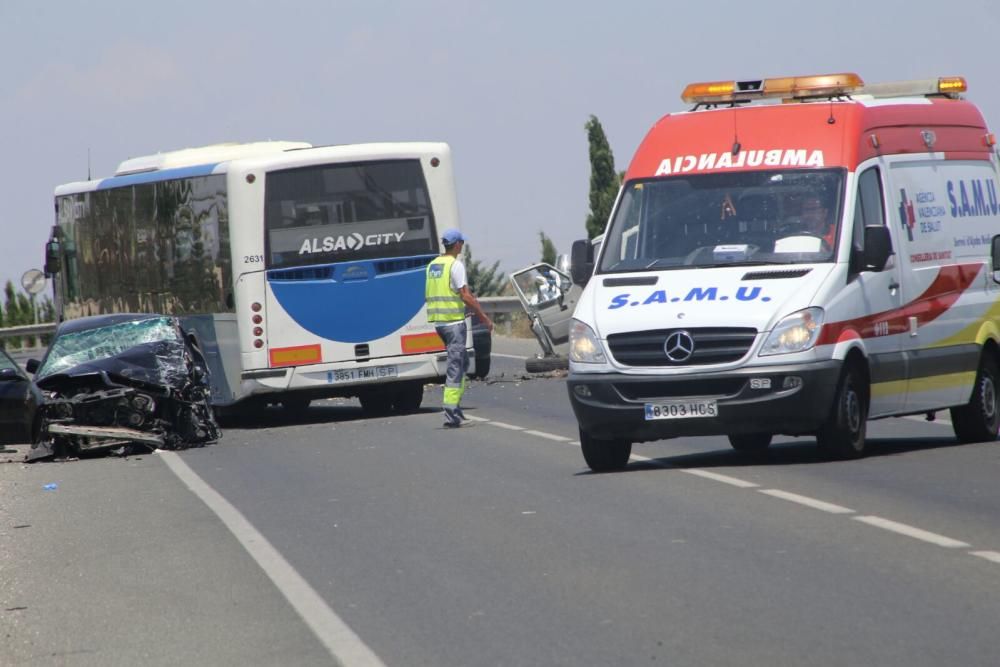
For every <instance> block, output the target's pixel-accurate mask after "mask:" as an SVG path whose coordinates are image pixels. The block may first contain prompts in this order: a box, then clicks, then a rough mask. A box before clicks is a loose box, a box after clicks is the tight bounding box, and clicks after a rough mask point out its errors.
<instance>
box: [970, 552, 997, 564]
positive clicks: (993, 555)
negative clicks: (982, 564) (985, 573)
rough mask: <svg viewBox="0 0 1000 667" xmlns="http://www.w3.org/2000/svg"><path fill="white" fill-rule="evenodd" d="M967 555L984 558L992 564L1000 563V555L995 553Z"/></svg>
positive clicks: (972, 553) (971, 553)
mask: <svg viewBox="0 0 1000 667" xmlns="http://www.w3.org/2000/svg"><path fill="white" fill-rule="evenodd" d="M969 555H970V556H978V557H979V558H985V559H986V560H989V561H993V562H994V563H1000V553H998V552H996V551H970V552H969Z"/></svg>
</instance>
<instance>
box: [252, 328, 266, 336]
mask: <svg viewBox="0 0 1000 667" xmlns="http://www.w3.org/2000/svg"><path fill="white" fill-rule="evenodd" d="M253 335H254V336H263V335H264V329H263V327H254V328H253Z"/></svg>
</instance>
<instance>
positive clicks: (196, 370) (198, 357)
mask: <svg viewBox="0 0 1000 667" xmlns="http://www.w3.org/2000/svg"><path fill="white" fill-rule="evenodd" d="M27 368H28V371H29V372H32V373H34V375H35V384H36V385H37V386H38V388H39V389H41V390H42V392H43V394H44V404H43V406H42V409H41V424H40V428H39V434H38V437H37V439H36V442H35V443H34V446H33V448H32V450H31V452H30V453H29V454H28V459H29V460H33V459H37V458H43V457H47V456H74V455H79V454H81V453H85V452H90V451H95V450H97V451H103V450H119V451H121V452H123V453H128V452H131V451H135V450H136V449H137V448H145V449H154V448H162V449H182V448H185V447H191V446H198V445H202V444H205V443H208V442H212V441H214V440H217V439H218V438H219V435H220V432H219V427H218V425H217V423H216V420H215V414H214V413H213V411H212V407H211V404H210V399H209V397H210V388H209V376H208V365H207V364H206V362H205V357H204V355H203V354H202V352H201V349H200V347H199V345H198V342H197V339H196V338H195V336H194V335H193V334H188V333H186V332H185V331H184V330H183V329H182V328H181V326H180V323H179V322H178V320H177V319H176V318H174V317H168V316H164V315H149V314H117V315H102V316H96V317H86V318H82V319H78V320H71V321H69V322H64V323H63V324H61V325H59V328H58V329H57V330H56V333H55V336H54V338H53V339H52V343H51V344H50V345H49V348H48V350H47V351H46V353H45V356H44V357H43V358H42V360H41V361H40V362H39V361H35V360H32V361H29V362H28V364H27Z"/></svg>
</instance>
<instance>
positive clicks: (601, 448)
mask: <svg viewBox="0 0 1000 667" xmlns="http://www.w3.org/2000/svg"><path fill="white" fill-rule="evenodd" d="M580 449H582V450H583V460H584V461H586V462H587V465H588V466H589V467H590V469H591V470H593V471H594V472H611V471H613V470H621V469H623V468H624V467H625V466H626V465H627V464H628V459H629V457H630V456H631V455H632V443H631V442H629V441H628V440H625V439H624V438H613V439H610V440H603V439H599V438H595V437H593V436H591V435H590V434H589V433H587V432H585V431H584V430H583V429H581V430H580Z"/></svg>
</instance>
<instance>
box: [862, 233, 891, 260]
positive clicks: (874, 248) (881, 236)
mask: <svg viewBox="0 0 1000 667" xmlns="http://www.w3.org/2000/svg"><path fill="white" fill-rule="evenodd" d="M890 255H892V239H891V238H890V237H889V228H888V227H884V226H882V225H877V226H872V227H865V251H864V257H863V261H862V265H863V267H864V270H865V271H881V270H882V269H884V268H885V264H886V262H888V261H889V256H890Z"/></svg>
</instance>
